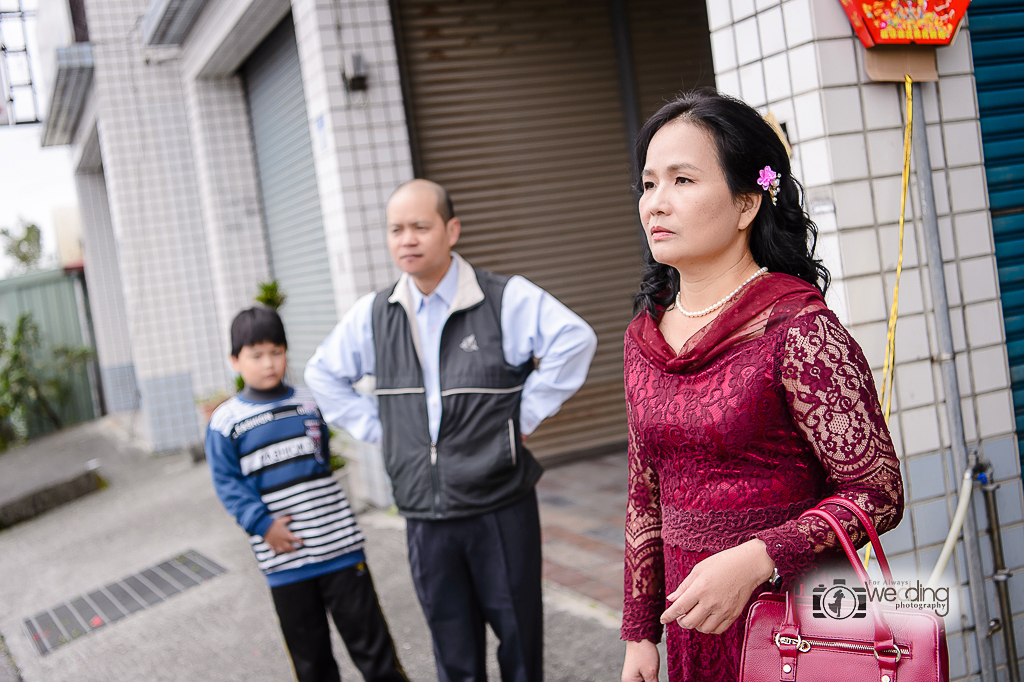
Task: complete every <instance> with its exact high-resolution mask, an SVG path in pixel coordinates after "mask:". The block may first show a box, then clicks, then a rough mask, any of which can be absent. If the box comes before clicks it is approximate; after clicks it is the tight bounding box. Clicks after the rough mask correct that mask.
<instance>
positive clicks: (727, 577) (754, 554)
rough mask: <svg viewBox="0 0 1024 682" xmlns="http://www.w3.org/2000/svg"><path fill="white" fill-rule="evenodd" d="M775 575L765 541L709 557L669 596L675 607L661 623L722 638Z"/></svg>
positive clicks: (664, 616) (750, 541) (757, 540)
mask: <svg viewBox="0 0 1024 682" xmlns="http://www.w3.org/2000/svg"><path fill="white" fill-rule="evenodd" d="M774 571H775V562H774V561H772V558H771V557H770V556H768V551H767V548H766V547H765V544H764V541H762V540H759V539H757V538H754V539H753V540H749V541H747V542H744V543H743V544H742V545H739V546H737V547H733V548H731V549H727V550H724V551H721V552H719V553H718V554H714V555H712V556H709V557H708V558H707V559H704V561H701V562H700V563H698V564H697V565H696V566H694V567H693V570H692V571H690V575H688V576H686V578H685V579H684V580H683V582H682V583H680V585H679V587H678V588H676V591H675V592H673V593H672V594H670V595H668V600H669V601H671V602H672V605H671V606H669V607H668V609H666V610H665V613H663V614H661V622H662V623H665V624H668V623H671V622H672V621H676V622H677V623H679V627H681V628H684V629H686V630H697V631H698V632H703V633H705V634H709V635H720V634H722V633H723V632H725V631H726V630H727V629H728V628H729V626H730V625H732V624H733V622H735V620H736V619H737V618H739V617H740V614H742V613H743V608H744V607H745V606H746V605H747V602H748V601H750V595H751V594H753V593H754V590H755V589H757V586H758V585H760V584H761V583H763V582H765V581H766V580H768V579H769V578H770V577H771V576H772V573H774Z"/></svg>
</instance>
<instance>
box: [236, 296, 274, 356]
mask: <svg viewBox="0 0 1024 682" xmlns="http://www.w3.org/2000/svg"><path fill="white" fill-rule="evenodd" d="M264 341H269V342H270V343H273V344H277V345H278V346H284V347H285V348H288V340H287V339H286V338H285V336H284V323H283V322H281V316H280V315H278V314H277V312H276V311H273V310H271V309H270V308H266V307H264V306H254V307H252V308H246V309H245V310H243V311H242V312H240V313H238V314H237V315H235V319H234V320H232V322H231V355H233V356H234V357H236V358H237V357H238V354H239V353H241V352H242V348H243V347H245V346H255V345H256V344H257V343H263V342H264Z"/></svg>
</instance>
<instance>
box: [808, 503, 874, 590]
mask: <svg viewBox="0 0 1024 682" xmlns="http://www.w3.org/2000/svg"><path fill="white" fill-rule="evenodd" d="M824 504H834V505H836V506H838V507H843V508H844V509H846V510H847V511H849V512H850V513H851V514H853V515H854V516H855V517H857V520H858V521H860V523H861V525H862V526H864V530H865V531H867V534H868V539H869V540H870V541H871V547H872V548H874V550H875V560H876V561H878V567H879V568H880V569H882V577H883V578H885V580H886V581H887V582H890V583H891V582H892V571H891V570H889V561H888V559H886V558H885V552H884V551H883V550H882V541H881V539H879V537H878V531H876V530H875V524H873V523H871V518H870V517H869V516H868V515H867V514H866V513H865V512H864V510H863V509H861V508H860V506H859V505H857V504H856V503H855V502H853V501H852V500H848V499H846V498H845V497H838V496H833V497H828V498H825V499H824V500H822V501H821V502H819V503H818V508H820V507H821V506H822V505H824ZM858 561H859V559H858Z"/></svg>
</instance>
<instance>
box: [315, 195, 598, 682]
mask: <svg viewBox="0 0 1024 682" xmlns="http://www.w3.org/2000/svg"><path fill="white" fill-rule="evenodd" d="M460 230H461V223H460V221H459V219H458V218H457V217H455V212H454V209H453V207H452V202H451V199H450V198H449V196H448V193H447V191H446V190H445V189H444V188H443V187H441V186H440V185H437V184H436V183H433V182H430V181H427V180H413V181H411V182H408V183H405V184H404V185H401V186H400V187H399V188H398V189H396V190H395V192H394V193H393V194H392V196H391V198H390V199H389V200H388V205H387V243H388V249H389V250H390V252H391V256H392V258H393V259H394V261H395V263H396V264H397V265H398V267H399V268H400V269H401V270H402V271H403V273H404V274H403V275H402V276H401V278H400V279H399V280H398V282H397V283H396V284H395V285H394V286H391V287H388V288H387V289H385V290H382V291H379V292H375V293H372V294H368V295H366V296H364V297H363V298H361V299H359V300H358V301H357V302H356V303H355V305H353V306H352V308H351V309H350V310H349V311H348V313H346V314H345V316H344V318H343V319H342V321H341V322H340V323H338V325H337V326H336V327H335V328H334V330H333V331H332V332H331V334H330V335H329V336H328V337H327V339H325V340H324V342H323V343H322V344H320V347H319V348H318V349H317V351H316V353H315V354H314V356H313V357H312V359H311V360H310V361H309V364H308V365H307V366H306V372H305V380H306V384H307V386H308V387H309V388H310V389H311V390H312V391H313V393H314V395H315V396H316V398H317V403H318V404H319V405H320V409H321V411H322V413H323V416H324V418H325V419H326V420H327V421H328V422H330V423H333V424H337V425H338V426H341V427H343V428H345V429H347V430H348V431H349V432H350V433H352V435H353V436H355V437H356V438H360V439H362V440H367V441H370V442H374V443H377V444H379V445H380V446H381V449H382V452H383V456H384V463H385V467H386V468H387V471H388V475H389V476H390V477H391V482H392V486H393V489H394V495H395V502H396V504H397V505H398V509H399V511H400V512H401V513H402V515H403V516H405V517H406V520H407V521H406V529H407V530H406V532H407V541H408V545H409V563H410V567H411V569H412V575H413V581H414V583H415V586H416V592H417V595H418V596H419V600H420V604H421V605H422V607H423V612H424V614H425V616H426V619H427V623H428V624H429V626H430V630H431V634H432V635H433V639H434V655H435V658H436V660H437V668H438V677H439V678H440V680H441V682H475V681H479V682H483V681H484V680H485V679H486V672H485V665H484V661H485V646H484V641H485V640H484V624H485V623H489V624H490V625H491V628H492V629H493V630H494V632H495V634H496V635H497V636H498V639H499V640H500V646H499V648H498V662H499V665H500V668H501V676H502V680H504V681H506V682H511V681H513V680H515V681H517V682H519V681H521V682H534V681H539V680H541V679H542V678H543V613H542V607H541V586H540V583H541V551H540V542H541V540H540V521H539V518H538V512H537V496H536V492H535V490H534V486H535V484H536V483H537V480H538V479H539V478H540V476H541V472H542V470H541V466H540V465H539V464H538V463H537V461H536V460H535V459H534V458H533V455H532V454H530V451H529V450H527V449H526V448H525V447H524V446H523V438H524V437H525V436H526V435H528V434H530V433H532V432H533V430H534V429H535V428H537V426H538V425H539V424H540V423H541V421H543V420H544V419H545V418H546V417H549V416H551V415H552V414H554V413H555V412H557V411H558V409H559V408H560V407H561V405H562V403H563V402H565V401H566V400H568V399H569V397H571V396H572V395H573V394H574V393H575V392H576V391H577V390H578V389H579V387H580V386H581V385H582V384H583V381H584V380H585V379H586V376H587V371H588V370H589V367H590V361H591V360H592V359H593V356H594V350H595V348H596V345H597V340H596V337H595V335H594V332H593V330H592V329H591V328H590V326H589V325H587V323H586V322H584V321H583V320H582V319H581V318H580V317H579V316H578V315H576V314H575V313H573V312H572V311H570V310H569V309H568V308H566V307H565V306H564V305H562V304H561V303H559V302H558V301H557V300H556V299H555V298H554V297H552V296H551V295H550V294H548V293H547V292H545V291H544V290H543V289H540V288H539V287H537V286H536V285H534V284H532V283H531V282H529V281H527V280H526V279H524V278H522V277H519V276H515V277H505V276H500V275H496V274H493V273H489V272H486V271H483V270H477V269H475V268H473V267H472V266H471V265H470V264H469V263H467V262H466V261H465V260H464V259H462V258H461V257H460V256H459V255H458V254H456V253H454V252H452V247H454V246H455V243H456V242H457V241H458V239H459V234H460ZM536 361H539V364H537V362H536ZM366 375H373V376H374V377H375V378H376V390H375V393H376V398H377V400H376V401H374V400H373V399H371V398H369V397H366V396H361V395H359V394H358V393H356V392H355V391H354V390H353V389H352V384H353V383H354V382H356V381H358V380H359V379H361V378H362V377H363V376H366Z"/></svg>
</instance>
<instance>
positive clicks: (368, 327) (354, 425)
mask: <svg viewBox="0 0 1024 682" xmlns="http://www.w3.org/2000/svg"><path fill="white" fill-rule="evenodd" d="M375 297H376V294H367V295H366V296H363V297H362V298H360V299H359V300H358V301H356V303H355V305H353V306H352V307H351V308H350V309H349V311H348V312H347V313H345V316H344V317H343V318H342V319H341V322H339V323H338V324H337V325H336V326H335V327H334V329H333V330H331V333H330V334H329V335H328V336H327V338H326V339H324V341H323V343H321V344H320V346H319V347H318V348H317V349H316V352H315V353H314V354H313V357H312V358H310V359H309V362H308V363H306V371H305V373H304V374H303V379H305V382H306V387H307V388H308V389H309V390H310V391H312V392H313V395H314V396H315V397H316V402H317V405H318V406H319V407H320V413H321V414H322V415H323V417H324V421H326V422H327V423H328V424H334V425H336V426H340V427H341V428H343V429H345V430H346V431H348V432H349V433H350V434H352V437H353V438H356V439H358V440H364V441H368V442H370V443H374V444H376V445H380V437H381V424H380V417H379V416H378V413H377V403H376V401H375V400H374V399H373V398H371V397H370V396H365V395H360V394H359V393H356V391H355V389H353V388H352V384H354V383H355V382H357V381H359V380H360V379H362V378H363V377H364V376H367V375H371V376H372V375H373V374H374V371H375V367H376V353H375V351H374V348H373V301H374V298H375Z"/></svg>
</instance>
